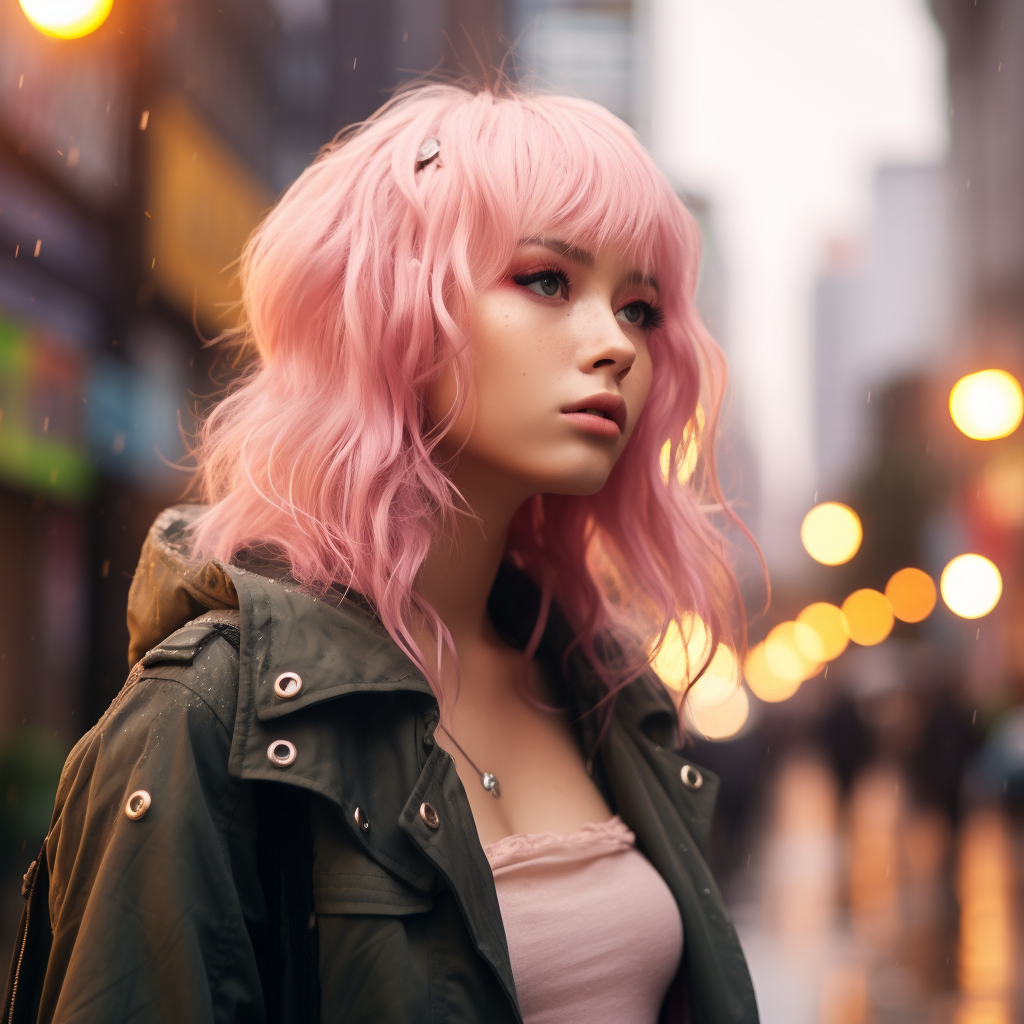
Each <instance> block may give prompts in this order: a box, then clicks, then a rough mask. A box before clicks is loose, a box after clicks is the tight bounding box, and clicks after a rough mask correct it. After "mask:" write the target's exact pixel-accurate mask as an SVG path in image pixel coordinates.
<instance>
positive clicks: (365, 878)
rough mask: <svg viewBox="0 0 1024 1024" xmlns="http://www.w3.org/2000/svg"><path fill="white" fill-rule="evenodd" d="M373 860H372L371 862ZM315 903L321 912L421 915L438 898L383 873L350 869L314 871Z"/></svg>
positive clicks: (381, 870)
mask: <svg viewBox="0 0 1024 1024" xmlns="http://www.w3.org/2000/svg"><path fill="white" fill-rule="evenodd" d="M371 863H372V862H371ZM313 902H314V903H315V905H316V912H317V913H318V914H383V915H390V916H396V915H400V914H421V913H423V911H425V910H430V909H431V907H433V905H434V901H433V900H432V899H431V898H430V897H429V896H425V895H424V894H423V893H421V892H416V891H415V890H413V889H410V888H409V887H408V886H406V885H403V884H402V883H401V882H399V881H398V880H397V879H395V878H392V877H391V876H390V875H386V874H385V873H384V872H383V869H380V874H378V873H377V872H373V873H369V872H368V873H360V872H356V871H347V872H345V873H344V874H334V873H327V872H324V873H322V874H321V873H314V875H313Z"/></svg>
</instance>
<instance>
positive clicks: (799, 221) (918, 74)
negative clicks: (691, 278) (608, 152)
mask: <svg viewBox="0 0 1024 1024" xmlns="http://www.w3.org/2000/svg"><path fill="white" fill-rule="evenodd" d="M646 2H647V4H648V9H647V18H648V19H649V20H648V21H647V24H648V26H649V28H650V31H649V32H647V33H644V35H645V36H646V38H647V40H649V42H646V43H644V44H643V48H644V49H646V52H643V51H642V52H641V54H640V59H641V61H643V60H645V59H646V60H647V61H649V65H648V74H649V75H650V76H651V77H650V80H649V85H650V87H651V95H652V96H653V101H652V107H651V110H650V111H649V121H648V124H649V132H648V131H645V132H644V134H645V135H647V136H648V137H647V138H646V139H645V141H646V142H647V143H648V145H649V147H650V148H651V150H652V152H653V153H654V155H655V157H656V158H657V159H658V160H659V161H660V163H661V164H662V166H663V168H664V169H665V170H666V172H667V173H668V174H669V175H670V177H671V178H672V179H673V181H674V182H676V183H677V184H678V185H680V186H682V187H684V188H686V189H687V190H688V191H692V192H697V193H700V194H702V195H704V196H705V197H707V198H708V199H709V200H710V201H711V202H712V204H713V206H714V209H715V216H716V224H717V229H718V232H719V244H720V247H721V249H722V251H723V256H724V259H725V261H726V273H727V275H728V285H729V306H728V317H729V321H728V326H729V330H728V334H729V337H728V342H729V346H728V347H729V352H728V354H729V357H730V361H731V363H732V366H733V369H734V373H735V378H736V382H737V386H738V403H737V407H738V409H739V411H740V413H741V415H742V418H743V421H744V424H745V427H746V433H747V437H748V440H749V442H750V443H751V444H752V445H753V447H754V450H755V452H756V453H757V458H758V462H759V465H760V472H761V502H762V520H761V530H760V533H761V538H760V539H761V541H762V544H763V545H764V548H765V552H766V554H767V555H768V557H769V560H770V562H771V563H772V564H773V565H774V566H775V567H776V568H777V569H779V570H782V571H783V572H785V570H786V568H787V567H789V566H792V565H794V564H795V556H796V555H797V554H798V552H799V524H800V520H801V518H802V517H803V515H804V513H805V512H806V511H807V509H808V508H810V506H811V504H812V501H813V496H814V489H815V481H814V468H813V460H814V452H813V420H812V414H813V398H812V393H811V379H812V364H811V358H810V356H811V344H812V339H811V313H812V308H811V293H812V288H813V284H814V279H815V276H816V274H817V272H818V270H819V269H820V267H821V259H822V252H823V248H824V245H825V243H826V241H827V240H828V239H829V238H833V237H836V236H848V235H854V236H856V235H858V234H862V233H863V231H864V230H865V228H866V226H867V224H868V220H869V213H870V198H871V194H870V188H871V177H872V172H873V169H874V167H875V166H876V165H877V164H878V163H879V162H880V161H893V160H908V161H939V160H942V159H943V158H944V156H945V153H946V148H947V118H946V98H945V82H944V74H945V69H944V53H943V46H942V38H941V35H940V33H939V31H938V29H937V28H936V26H935V24H934V22H933V21H932V19H931V16H930V14H929V12H928V8H927V4H926V2H925V0H773V2H772V3H765V2H764V0H646Z"/></svg>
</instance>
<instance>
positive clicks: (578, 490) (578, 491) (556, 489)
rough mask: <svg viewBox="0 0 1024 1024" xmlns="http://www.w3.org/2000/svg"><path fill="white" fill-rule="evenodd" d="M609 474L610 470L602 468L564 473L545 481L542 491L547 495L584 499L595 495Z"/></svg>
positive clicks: (606, 480)
mask: <svg viewBox="0 0 1024 1024" xmlns="http://www.w3.org/2000/svg"><path fill="white" fill-rule="evenodd" d="M610 474H611V470H610V468H608V467H602V468H601V469H600V470H595V469H590V470H586V471H580V472H576V473H566V474H564V475H562V476H559V477H556V478H554V479H549V480H547V482H546V483H545V485H544V488H543V490H544V492H545V493H547V494H567V495H571V496H573V497H577V498H586V497H589V496H590V495H591V494H597V492H598V491H599V490H601V488H602V487H604V485H605V484H606V483H607V482H608V477H609V475H610Z"/></svg>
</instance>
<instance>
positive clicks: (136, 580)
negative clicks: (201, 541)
mask: <svg viewBox="0 0 1024 1024" xmlns="http://www.w3.org/2000/svg"><path fill="white" fill-rule="evenodd" d="M206 507H207V506H205V505H174V506H172V507H171V508H168V509H164V511H163V512H161V513H160V515H159V516H157V518H156V522H154V523H153V525H152V526H151V527H150V528H149V534H148V535H147V536H146V541H145V543H144V544H143V545H142V554H141V555H140V556H139V564H138V566H137V568H136V569H135V576H134V577H133V579H132V585H131V589H130V590H129V591H128V667H129V668H131V667H132V666H134V664H135V663H136V662H137V661H138V660H139V659H140V658H141V657H142V656H143V655H144V654H145V653H146V651H148V650H150V648H152V647H155V646H156V645H157V644H158V643H160V641H161V640H163V639H165V638H166V637H168V636H170V635H171V634H172V633H173V632H174V631H175V630H176V629H180V628H181V627H182V626H184V625H185V623H186V622H190V621H191V620H192V619H194V618H196V617H197V616H199V615H202V614H203V613H204V612H208V611H214V610H216V611H220V610H221V609H224V608H237V607H238V594H237V592H236V591H235V585H234V583H233V582H232V581H231V577H230V575H229V574H228V570H227V567H226V566H225V565H224V563H223V562H221V561H219V560H217V559H196V558H194V557H193V555H192V547H191V537H190V527H191V526H192V525H193V524H194V523H195V521H196V520H197V519H198V518H199V516H200V515H201V514H202V513H203V512H204V511H205V510H206Z"/></svg>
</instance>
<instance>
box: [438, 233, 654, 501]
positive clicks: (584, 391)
mask: <svg viewBox="0 0 1024 1024" xmlns="http://www.w3.org/2000/svg"><path fill="white" fill-rule="evenodd" d="M660 318H661V313H660V311H659V309H658V306H657V290H656V286H655V282H654V281H653V280H651V279H650V278H645V277H644V276H643V275H641V274H640V273H639V272H638V271H637V269H636V268H635V267H634V266H633V265H632V264H631V263H630V262H629V261H628V260H627V259H626V258H625V257H624V256H623V255H622V254H621V253H620V252H618V251H616V250H614V249H603V250H599V251H597V252H589V251H587V250H584V249H581V248H578V247H577V246H575V245H573V244H572V243H571V242H569V241H566V240H564V239H559V238H556V237H544V238H531V239H528V240H524V241H523V242H522V243H520V245H519V247H518V250H517V252H516V256H515V258H514V260H513V262H512V265H511V267H510V268H509V270H508V273H507V274H506V275H505V276H504V277H503V278H502V280H500V281H499V282H498V283H497V284H495V285H494V286H493V287H492V288H488V289H487V290H486V291H483V292H481V293H480V294H479V295H478V296H477V301H476V309H475V315H474V319H473V324H472V332H471V336H470V352H471V359H472V366H473V376H472V382H471V386H470V392H469V395H468V396H467V401H466V403H465V406H464V407H463V409H462V412H461V413H460V415H459V417H458V418H457V420H456V421H455V423H454V425H453V426H452V429H451V430H450V431H449V432H448V434H447V435H446V436H445V438H444V440H443V442H442V444H441V448H440V450H441V454H442V455H443V456H449V457H450V456H455V455H457V456H458V458H457V463H456V466H457V478H459V479H461V480H465V479H466V474H467V473H470V474H472V473H474V472H478V473H483V474H484V475H485V476H486V477H488V478H489V479H490V480H491V481H494V478H495V475H496V474H497V475H498V476H499V477H503V478H505V480H506V481H507V483H508V484H510V485H511V486H512V488H513V489H514V490H517V491H520V492H521V496H522V497H523V498H524V499H525V497H527V496H529V495H530V494H537V493H542V492H545V493H556V494H577V495H584V494H593V493H594V492H595V491H598V490H600V488H601V487H602V486H603V485H604V482H605V481H606V480H607V479H608V475H609V473H611V471H612V467H613V466H614V465H615V462H616V460H617V459H618V457H619V456H620V455H621V454H622V449H623V448H624V447H625V445H626V442H627V441H628V440H629V437H630V434H631V433H632V432H633V428H634V427H635V426H636V421H637V418H638V417H639V415H640V412H641V410H642V409H643V407H644V403H645V402H646V400H647V395H648V392H649V391H650V387H651V357H650V353H649V351H648V338H647V335H648V332H649V331H650V330H651V329H652V328H653V327H656V326H657V324H658V322H659V321H660ZM454 398H455V384H454V374H453V373H452V372H451V370H450V369H447V370H446V371H445V373H444V374H442V376H441V377H440V378H439V379H438V381H437V382H436V384H435V386H434V387H433V388H432V390H431V392H430V395H429V399H428V402H429V411H430V414H431V417H432V418H433V420H434V422H438V421H439V420H440V419H441V418H443V416H444V415H445V414H446V413H447V412H448V411H449V410H450V409H451V408H452V406H453V403H454Z"/></svg>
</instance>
